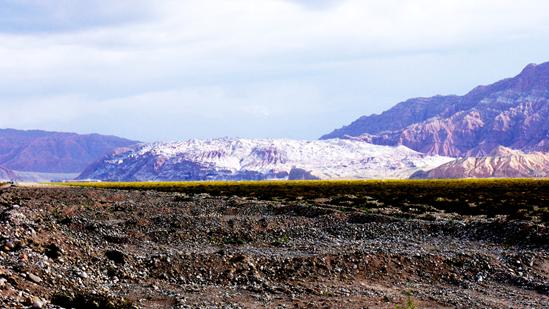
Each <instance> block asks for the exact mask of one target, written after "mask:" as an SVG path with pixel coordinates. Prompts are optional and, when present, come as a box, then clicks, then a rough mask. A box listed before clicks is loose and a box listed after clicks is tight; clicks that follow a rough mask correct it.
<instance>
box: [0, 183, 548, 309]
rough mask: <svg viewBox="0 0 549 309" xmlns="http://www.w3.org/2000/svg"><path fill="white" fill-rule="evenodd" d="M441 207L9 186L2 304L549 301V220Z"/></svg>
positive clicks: (0, 273)
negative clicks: (457, 211)
mask: <svg viewBox="0 0 549 309" xmlns="http://www.w3.org/2000/svg"><path fill="white" fill-rule="evenodd" d="M437 194H439V195H441V196H443V195H444V192H438V193H437ZM438 202H439V203H442V202H445V200H443V199H439V200H438ZM435 206H436V205H434V206H433V205H429V204H417V205H410V204H407V203H406V202H402V203H400V204H398V205H396V204H395V205H387V204H383V203H381V202H380V201H378V200H377V199H376V198H374V197H364V196H361V197H360V198H357V197H356V196H353V195H337V196H332V197H323V198H316V199H315V198H308V199H303V200H299V199H297V200H286V199H284V198H283V197H281V198H279V199H276V198H272V196H271V197H270V198H269V200H261V199H258V198H253V197H249V196H241V197H237V196H232V197H215V196H210V195H208V194H199V193H196V194H194V193H193V194H190V195H186V194H182V193H175V192H174V193H171V192H156V191H124V190H107V189H91V188H63V187H59V188H31V187H27V188H26V187H17V188H4V189H3V190H2V191H1V193H0V233H1V234H0V235H1V238H0V307H17V306H20V305H24V306H34V307H36V308H40V307H44V308H45V307H60V306H62V307H77V308H132V307H140V308H171V307H223V308H240V307H277V306H278V307H281V308H284V307H312V308H317V307H340V308H353V307H356V308H361V307H363V308H364V307H366V308H368V307H370V308H395V305H399V307H400V308H406V303H407V302H408V303H409V304H411V303H413V304H414V305H415V306H416V307H417V308H424V307H428V308H431V307H437V308H444V307H449V308H450V307H451V308H453V307H461V308H526V307H528V308H544V307H545V308H547V307H549V279H548V278H549V254H548V253H549V241H548V239H549V233H548V230H547V227H546V225H545V222H544V220H526V219H525V218H520V217H517V216H511V215H500V214H489V215H486V214H482V212H479V213H478V214H463V213H462V214H458V213H456V212H450V211H451V210H446V211H445V210H443V209H441V207H435ZM454 206H455V205H454Z"/></svg>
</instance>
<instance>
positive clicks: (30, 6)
mask: <svg viewBox="0 0 549 309" xmlns="http://www.w3.org/2000/svg"><path fill="white" fill-rule="evenodd" d="M145 8H146V6H145V1H143V0H117V1H107V0H87V1H71V0H5V1H2V3H1V4H0V32H12V33H21V34H25V33H34V32H38V33H55V32H58V31H75V30H82V29H87V28H93V27H104V26H116V25H122V24H125V23H129V22H133V21H138V20H143V19H145V18H147V17H148V16H149V12H148V11H147V10H145Z"/></svg>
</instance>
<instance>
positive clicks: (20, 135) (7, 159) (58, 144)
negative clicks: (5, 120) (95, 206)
mask: <svg viewBox="0 0 549 309" xmlns="http://www.w3.org/2000/svg"><path fill="white" fill-rule="evenodd" d="M135 143H136V142H135V141H130V140H127V139H123V138H119V137H115V136H105V135H99V134H89V135H80V134H76V133H61V132H46V131H38V130H32V131H22V130H14V129H0V165H2V166H4V167H7V168H9V169H12V170H17V171H32V172H45V173H75V172H76V173H80V172H82V170H84V168H86V167H87V166H88V165H89V164H91V163H92V162H94V161H96V160H98V159H99V158H101V157H103V156H104V155H105V154H107V153H109V152H111V151H113V150H114V149H116V148H118V147H126V146H130V145H133V144H135Z"/></svg>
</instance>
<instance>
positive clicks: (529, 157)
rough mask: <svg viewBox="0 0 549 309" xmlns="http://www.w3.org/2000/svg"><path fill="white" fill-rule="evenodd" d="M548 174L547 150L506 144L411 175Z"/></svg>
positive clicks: (488, 176) (515, 176)
mask: <svg viewBox="0 0 549 309" xmlns="http://www.w3.org/2000/svg"><path fill="white" fill-rule="evenodd" d="M490 177H497V178H503V177H511V178H521V177H522V178H524V177H549V153H542V152H532V153H529V154H526V153H524V152H522V151H520V150H512V149H509V148H506V147H501V146H500V147H497V148H495V149H494V150H493V151H492V152H491V153H490V154H489V155H488V156H483V157H468V158H461V159H457V160H455V161H451V162H448V163H445V164H442V165H441V166H439V167H436V168H434V169H432V170H429V171H426V172H424V171H419V172H416V173H414V174H413V175H412V176H411V178H490Z"/></svg>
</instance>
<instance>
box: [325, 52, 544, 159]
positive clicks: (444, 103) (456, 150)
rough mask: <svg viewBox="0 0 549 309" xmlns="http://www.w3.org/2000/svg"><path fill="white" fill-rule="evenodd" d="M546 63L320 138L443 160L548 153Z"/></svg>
mask: <svg viewBox="0 0 549 309" xmlns="http://www.w3.org/2000/svg"><path fill="white" fill-rule="evenodd" d="M547 119H549V62H547V63H543V64H539V65H535V64H530V65H528V66H527V67H526V68H524V70H523V71H522V72H521V73H520V74H518V75H517V76H515V77H513V78H508V79H504V80H501V81H499V82H496V83H494V84H491V85H488V86H479V87H476V88H475V89H473V90H472V91H470V92H469V93H467V94H466V95H464V96H455V95H451V96H434V97H430V98H416V99H410V100H407V101H405V102H402V103H399V104H397V105H396V106H395V107H393V108H391V109H389V110H387V111H385V112H383V113H382V114H380V115H371V116H363V117H361V118H359V119H358V120H356V121H354V122H353V123H351V124H350V125H348V126H345V127H343V128H341V129H337V130H335V131H333V132H331V133H330V134H327V135H324V136H323V137H322V139H327V138H334V137H341V138H351V139H358V140H363V141H367V142H370V143H374V144H379V145H405V146H407V147H409V148H411V149H413V150H416V151H419V152H422V153H427V154H438V155H444V156H454V157H461V156H485V155H487V154H489V153H490V152H491V151H492V150H493V149H495V148H496V147H498V146H505V147H509V148H513V149H518V150H522V151H526V152H530V151H543V152H547V151H549V122H548V121H547Z"/></svg>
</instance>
